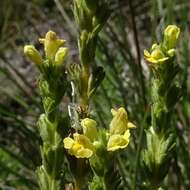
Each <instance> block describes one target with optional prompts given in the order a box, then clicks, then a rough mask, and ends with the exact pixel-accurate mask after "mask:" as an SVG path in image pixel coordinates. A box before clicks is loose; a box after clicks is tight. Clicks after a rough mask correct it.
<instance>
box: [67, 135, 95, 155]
mask: <svg viewBox="0 0 190 190" xmlns="http://www.w3.org/2000/svg"><path fill="white" fill-rule="evenodd" d="M63 143H64V147H65V149H67V150H68V152H69V154H70V155H73V156H75V157H76V158H90V157H91V156H92V155H93V153H94V152H95V148H94V146H93V144H92V143H91V142H90V140H89V139H88V138H87V137H86V136H85V135H80V134H78V133H74V134H73V139H72V138H70V137H66V138H65V139H64V140H63Z"/></svg>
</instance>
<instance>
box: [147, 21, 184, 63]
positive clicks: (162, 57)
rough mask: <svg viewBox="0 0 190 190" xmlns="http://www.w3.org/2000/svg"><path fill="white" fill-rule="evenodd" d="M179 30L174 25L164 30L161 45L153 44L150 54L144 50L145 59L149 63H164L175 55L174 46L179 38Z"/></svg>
mask: <svg viewBox="0 0 190 190" xmlns="http://www.w3.org/2000/svg"><path fill="white" fill-rule="evenodd" d="M179 34H180V29H179V28H178V27H177V26H175V25H169V26H167V28H166V29H165V30H164V40H163V43H160V44H153V45H152V47H151V49H150V52H149V51H147V50H144V56H145V59H146V60H147V61H148V62H150V63H164V62H165V61H167V60H168V59H169V58H170V57H173V56H174V55H175V46H176V43H177V40H178V38H179Z"/></svg>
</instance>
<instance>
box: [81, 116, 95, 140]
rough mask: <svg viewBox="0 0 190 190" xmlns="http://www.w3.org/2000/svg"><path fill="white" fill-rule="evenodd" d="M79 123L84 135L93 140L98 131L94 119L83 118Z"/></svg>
mask: <svg viewBox="0 0 190 190" xmlns="http://www.w3.org/2000/svg"><path fill="white" fill-rule="evenodd" d="M81 125H82V128H83V133H84V135H85V136H87V137H88V138H89V139H90V140H91V141H94V139H95V138H96V137H97V133H98V132H97V129H96V126H97V123H96V121H95V120H93V119H90V118H85V119H83V120H82V121H81Z"/></svg>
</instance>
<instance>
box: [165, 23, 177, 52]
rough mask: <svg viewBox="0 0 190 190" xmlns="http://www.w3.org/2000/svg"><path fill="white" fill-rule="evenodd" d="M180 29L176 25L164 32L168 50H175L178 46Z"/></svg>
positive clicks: (170, 26) (169, 26)
mask: <svg viewBox="0 0 190 190" xmlns="http://www.w3.org/2000/svg"><path fill="white" fill-rule="evenodd" d="M179 34H180V28H178V27H177V26H176V25H168V26H167V28H166V29H165V30H164V43H165V44H166V46H167V49H173V48H175V46H176V43H177V40H178V38H179Z"/></svg>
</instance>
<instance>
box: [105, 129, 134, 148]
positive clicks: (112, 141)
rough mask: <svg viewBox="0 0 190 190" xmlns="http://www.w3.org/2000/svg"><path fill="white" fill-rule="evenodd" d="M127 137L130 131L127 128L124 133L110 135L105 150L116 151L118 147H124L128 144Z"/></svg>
mask: <svg viewBox="0 0 190 190" xmlns="http://www.w3.org/2000/svg"><path fill="white" fill-rule="evenodd" d="M129 137H130V132H129V130H126V131H125V133H124V135H118V134H116V135H111V136H110V138H109V140H108V144H107V150H108V151H116V150H118V149H123V148H126V147H127V145H128V144H129Z"/></svg>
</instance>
